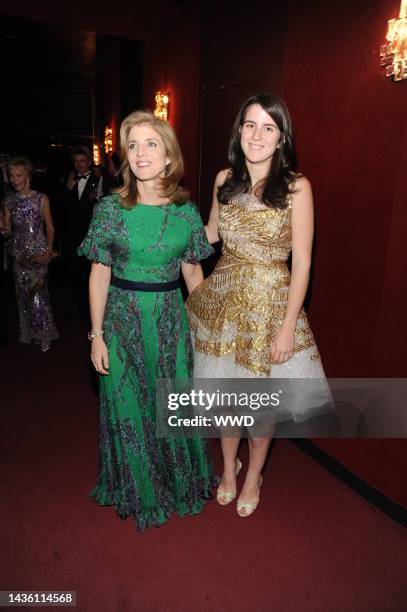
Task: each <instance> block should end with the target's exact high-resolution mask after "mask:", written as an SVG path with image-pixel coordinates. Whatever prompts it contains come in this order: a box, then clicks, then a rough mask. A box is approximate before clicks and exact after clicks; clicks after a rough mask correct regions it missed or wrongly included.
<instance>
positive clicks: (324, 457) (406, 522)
mask: <svg viewBox="0 0 407 612" xmlns="http://www.w3.org/2000/svg"><path fill="white" fill-rule="evenodd" d="M290 442H292V443H293V444H295V445H296V446H298V447H299V448H300V449H301V450H302V451H304V452H305V453H306V454H307V455H309V456H310V457H311V458H312V459H314V460H315V461H317V462H318V463H319V464H320V465H322V467H324V468H325V469H326V470H328V472H330V473H331V474H333V476H336V478H339V480H341V481H342V482H343V483H345V484H346V485H348V486H349V487H350V488H351V489H353V490H354V491H356V493H358V494H359V495H361V496H362V497H363V498H364V499H365V500H366V501H367V502H369V503H370V504H372V505H373V506H376V508H379V510H381V511H382V512H384V513H385V514H386V515H387V516H388V517H389V518H391V519H392V520H393V521H395V522H396V523H398V524H399V525H401V526H402V527H405V528H407V508H404V507H403V506H401V505H400V504H398V503H397V502H395V501H393V500H392V499H391V498H390V497H387V496H386V495H384V494H383V493H381V492H380V491H379V490H378V489H376V488H375V487H373V486H372V485H370V484H368V483H367V482H366V481H365V480H363V479H362V478H360V477H359V476H356V474H354V473H353V472H351V471H350V470H348V468H346V467H345V466H344V465H342V463H339V461H337V460H336V459H334V458H333V457H331V456H330V455H328V454H327V453H326V452H325V451H323V450H322V449H320V448H319V447H318V446H317V445H316V444H314V443H313V442H311V441H310V440H307V439H306V438H290Z"/></svg>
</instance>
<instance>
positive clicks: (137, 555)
mask: <svg viewBox="0 0 407 612" xmlns="http://www.w3.org/2000/svg"><path fill="white" fill-rule="evenodd" d="M57 321H58V325H59V329H60V332H61V336H62V337H61V339H60V340H59V341H58V342H57V343H55V345H54V346H53V348H52V350H51V351H49V352H48V353H45V354H41V353H40V352H39V351H38V349H36V348H35V347H34V346H32V347H31V346H23V345H19V344H17V343H16V341H15V339H14V336H13V334H12V336H13V337H12V338H11V341H10V346H9V347H7V348H1V349H0V360H1V378H2V383H1V396H0V397H1V483H2V487H1V489H2V495H1V497H2V501H1V508H2V520H1V528H0V530H1V543H2V545H1V550H2V555H1V562H0V563H1V574H0V590H18V589H24V590H37V591H38V590H74V591H76V592H77V609H78V610H81V611H82V610H83V611H86V610H101V611H102V610H103V611H122V610H123V611H126V610H137V611H158V610H165V611H178V612H183V611H189V610H191V611H195V612H197V611H201V610H215V611H216V610H233V611H234V612H238V611H240V610H242V611H243V610H244V611H247V610H256V611H261V610H267V611H270V610H272V611H286V610H287V611H291V610H293V611H301V612H302V611H304V612H308V611H310V612H311V611H312V612H315V611H318V610H323V611H332V612H344V611H347V612H348V611H366V612H376V611H377V612H390V611H402V610H403V611H405V610H406V609H407V531H406V530H404V529H403V528H402V527H400V526H399V525H397V524H395V523H393V522H392V521H391V520H390V519H388V518H387V517H386V516H385V515H383V514H382V513H381V512H380V511H379V510H377V509H375V508H374V507H372V506H370V505H369V504H367V503H366V502H365V501H364V500H363V499H361V498H360V497H359V496H358V495H357V494H356V493H354V492H353V491H352V490H350V489H348V488H347V487H346V486H345V485H344V484H342V483H341V482H339V481H338V480H336V479H335V478H334V477H333V476H331V475H330V474H329V473H328V472H326V471H325V470H324V469H323V468H322V467H320V466H319V465H318V464H317V463H316V462H314V461H313V460H312V459H310V458H309V457H308V456H307V455H305V454H304V453H303V452H302V451H301V450H299V449H298V448H297V447H295V446H294V445H292V444H291V443H290V442H289V441H288V440H278V441H277V442H276V444H275V445H274V447H273V450H272V453H271V457H270V460H269V463H268V466H267V470H266V471H265V474H264V479H263V480H264V484H263V487H262V498H261V504H260V505H259V507H258V509H257V511H256V512H255V514H254V515H253V516H252V517H251V518H248V519H241V518H239V517H238V516H237V515H236V512H235V506H234V504H231V505H230V506H228V507H226V508H222V507H220V506H219V505H218V504H217V503H216V501H212V502H209V503H208V504H207V505H206V507H205V509H204V511H203V512H202V513H201V514H200V515H198V516H195V517H185V518H182V519H180V518H178V517H176V516H173V517H172V518H170V520H169V521H168V523H167V524H166V525H165V526H163V527H161V528H159V529H157V528H153V529H150V530H147V531H146V532H144V533H143V534H140V533H139V532H138V531H137V530H136V528H135V525H134V522H133V521H132V520H131V519H127V520H126V521H121V520H120V519H119V518H118V517H117V516H116V514H115V512H114V510H113V509H112V508H109V507H107V508H102V507H99V506H98V505H96V504H95V503H94V502H92V501H91V500H90V499H89V498H88V492H89V490H90V489H91V488H92V487H93V486H94V484H95V479H96V469H97V397H96V394H95V391H94V388H92V385H93V384H94V378H93V377H92V374H91V371H90V368H89V363H88V357H87V351H88V344H87V341H86V340H85V326H84V323H83V322H81V321H77V320H68V319H66V318H65V317H63V316H61V315H60V316H59V317H57ZM213 449H214V454H215V461H216V464H217V465H218V467H219V466H220V461H219V459H220V457H219V447H218V444H217V442H215V443H214V444H213ZM241 458H242V460H243V462H245V460H246V458H247V452H246V447H245V446H244V447H243V450H242V453H241Z"/></svg>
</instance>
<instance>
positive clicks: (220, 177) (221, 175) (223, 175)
mask: <svg viewBox="0 0 407 612" xmlns="http://www.w3.org/2000/svg"><path fill="white" fill-rule="evenodd" d="M229 174H230V168H226V169H225V170H220V172H218V174H217V175H216V178H215V185H216V187H220V186H221V185H223V183H224V182H225V181H226V179H227V177H228V176H229Z"/></svg>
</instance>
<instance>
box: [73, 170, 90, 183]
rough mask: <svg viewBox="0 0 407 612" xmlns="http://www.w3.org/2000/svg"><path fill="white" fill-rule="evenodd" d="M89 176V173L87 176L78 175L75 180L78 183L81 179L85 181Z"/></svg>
mask: <svg viewBox="0 0 407 612" xmlns="http://www.w3.org/2000/svg"><path fill="white" fill-rule="evenodd" d="M89 175H90V172H89V174H78V176H77V177H76V178H77V179H78V181H80V180H81V179H85V180H86V179H87V178H88V176H89Z"/></svg>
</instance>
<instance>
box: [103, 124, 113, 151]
mask: <svg viewBox="0 0 407 612" xmlns="http://www.w3.org/2000/svg"><path fill="white" fill-rule="evenodd" d="M112 151H113V129H112V128H111V127H110V126H109V125H107V126H106V127H105V153H111V152H112Z"/></svg>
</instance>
